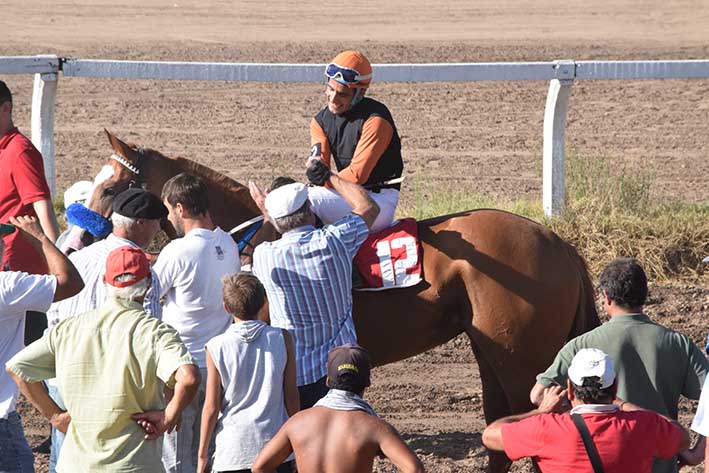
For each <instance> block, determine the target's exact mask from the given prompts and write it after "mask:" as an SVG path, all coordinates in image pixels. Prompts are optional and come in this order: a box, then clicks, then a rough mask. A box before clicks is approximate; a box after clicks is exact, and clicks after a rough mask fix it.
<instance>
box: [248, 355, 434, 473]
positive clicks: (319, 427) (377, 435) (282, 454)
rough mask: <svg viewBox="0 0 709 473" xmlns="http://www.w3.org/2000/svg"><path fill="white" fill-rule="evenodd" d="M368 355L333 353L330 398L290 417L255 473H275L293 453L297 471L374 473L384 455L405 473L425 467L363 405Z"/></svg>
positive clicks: (260, 458) (255, 466)
mask: <svg viewBox="0 0 709 473" xmlns="http://www.w3.org/2000/svg"><path fill="white" fill-rule="evenodd" d="M370 370H371V361H370V358H369V353H367V351H366V350H364V349H363V348H362V347H360V346H358V345H343V346H339V347H335V348H333V349H332V350H330V353H329V354H328V357H327V385H328V386H329V387H330V390H329V391H328V393H327V395H326V396H325V397H324V398H322V399H320V400H319V401H318V402H317V403H316V404H315V406H314V407H313V408H311V409H306V410H303V411H300V412H299V413H297V414H295V415H294V416H293V417H291V418H290V419H289V420H288V421H287V422H286V423H285V424H284V425H283V427H282V428H281V429H280V430H279V431H278V433H277V434H276V436H275V437H273V439H271V441H270V442H268V443H267V444H266V446H265V447H264V448H263V450H261V452H260V453H259V455H258V457H256V460H255V461H254V464H253V466H252V467H251V471H253V472H254V473H267V472H268V473H271V472H275V471H276V468H277V467H278V466H279V465H281V464H282V463H283V461H284V460H285V459H286V458H288V456H289V455H290V454H291V453H295V462H296V464H297V465H298V471H299V472H303V473H308V472H319V471H372V465H373V462H374V457H376V456H377V455H379V454H380V453H381V454H383V455H384V456H386V457H387V458H389V460H391V462H392V463H393V464H394V465H395V466H396V467H397V468H398V469H399V470H400V471H404V472H411V473H420V472H423V471H424V469H423V465H422V464H421V461H420V460H419V459H418V458H417V457H416V455H415V454H414V452H412V451H411V450H410V449H409V447H408V446H407V445H406V444H405V443H404V441H403V440H402V439H401V437H400V436H399V434H398V432H397V431H396V430H395V429H394V427H392V426H391V425H390V424H389V423H387V422H385V421H383V420H381V419H380V418H379V417H377V414H376V413H375V412H374V410H373V409H372V407H371V406H370V405H369V404H368V403H367V402H366V401H365V400H364V399H362V395H363V394H364V390H365V389H366V388H367V387H368V386H369V384H370V380H369V374H370Z"/></svg>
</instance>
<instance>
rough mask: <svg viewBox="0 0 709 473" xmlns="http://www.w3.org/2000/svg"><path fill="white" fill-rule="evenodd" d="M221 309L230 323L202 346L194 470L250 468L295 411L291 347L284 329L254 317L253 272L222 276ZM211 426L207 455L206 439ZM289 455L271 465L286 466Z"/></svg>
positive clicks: (282, 470) (260, 291) (257, 309)
mask: <svg viewBox="0 0 709 473" xmlns="http://www.w3.org/2000/svg"><path fill="white" fill-rule="evenodd" d="M223 282H224V288H223V300H224V309H225V310H226V311H227V312H228V313H229V314H231V316H232V317H233V319H234V324H233V325H231V326H230V327H229V329H228V330H227V331H226V332H225V333H224V334H222V335H218V336H216V337H214V338H212V339H211V340H210V341H209V342H208V343H207V346H206V350H205V352H206V361H207V390H206V400H205V403H204V408H203V410H202V424H201V430H200V443H199V456H198V462H197V471H198V472H200V473H201V472H203V471H209V470H208V467H209V465H210V464H211V471H214V472H250V471H251V465H252V464H253V461H254V459H255V458H256V455H257V454H258V452H259V451H260V450H261V448H262V447H263V446H264V445H265V444H266V443H267V442H268V441H269V440H270V439H271V438H273V437H274V436H275V435H276V433H277V432H278V430H279V429H280V428H281V426H282V425H283V424H284V423H285V422H286V420H288V418H289V417H290V416H292V415H293V414H295V413H296V412H298V410H299V408H300V405H299V396H298V388H297V387H296V382H295V350H294V347H293V341H292V339H291V336H290V334H289V333H288V331H287V330H284V329H279V328H274V327H271V326H269V325H267V324H266V323H265V322H263V321H261V320H258V316H259V313H261V312H262V309H263V308H264V303H265V300H266V291H265V289H264V287H263V286H262V285H261V283H260V282H259V280H258V279H257V278H256V276H253V275H251V274H250V273H238V274H232V275H230V276H226V277H225V278H224V280H223ZM215 428H216V450H215V453H214V457H213V459H212V458H210V455H209V444H210V440H211V438H212V434H213V433H214V432H215ZM290 460H292V457H291V458H289V459H286V461H285V462H284V463H282V464H281V465H280V466H279V467H278V468H277V471H278V472H279V473H288V472H291V471H293V470H292V466H293V465H292V461H290Z"/></svg>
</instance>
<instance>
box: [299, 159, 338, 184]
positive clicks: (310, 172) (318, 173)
mask: <svg viewBox="0 0 709 473" xmlns="http://www.w3.org/2000/svg"><path fill="white" fill-rule="evenodd" d="M305 175H306V176H308V180H309V181H310V183H311V184H312V185H314V186H322V185H323V184H325V181H327V180H328V179H329V178H330V176H331V175H332V172H330V169H329V168H328V167H327V166H325V164H323V162H322V161H320V160H315V161H313V162H312V163H310V166H308V169H306V170H305Z"/></svg>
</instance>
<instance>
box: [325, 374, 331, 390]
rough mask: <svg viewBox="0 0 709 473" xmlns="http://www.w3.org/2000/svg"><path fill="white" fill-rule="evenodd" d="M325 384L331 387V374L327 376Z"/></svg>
mask: <svg viewBox="0 0 709 473" xmlns="http://www.w3.org/2000/svg"><path fill="white" fill-rule="evenodd" d="M325 386H327V387H328V388H329V387H330V377H329V376H325Z"/></svg>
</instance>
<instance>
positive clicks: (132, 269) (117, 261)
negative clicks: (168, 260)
mask: <svg viewBox="0 0 709 473" xmlns="http://www.w3.org/2000/svg"><path fill="white" fill-rule="evenodd" d="M121 274H130V275H132V276H133V278H132V279H129V280H127V281H116V278H117V277H118V276H120V275H121ZM149 274H150V262H149V261H148V258H147V257H146V256H145V253H144V252H143V251H142V250H139V249H138V248H132V247H130V246H122V247H120V248H116V249H115V250H113V251H111V252H110V253H109V254H108V258H106V273H105V274H104V275H103V280H104V281H106V284H110V285H111V286H114V287H127V286H132V285H133V284H135V283H137V282H139V281H142V280H143V279H145V277H146V276H148V275H149Z"/></svg>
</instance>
